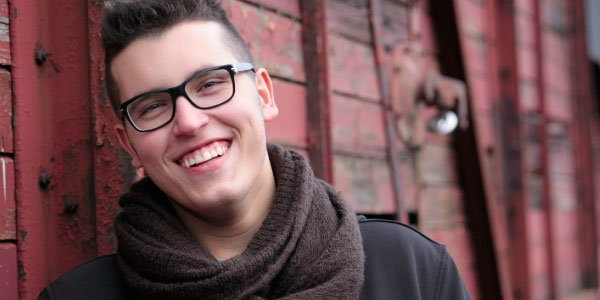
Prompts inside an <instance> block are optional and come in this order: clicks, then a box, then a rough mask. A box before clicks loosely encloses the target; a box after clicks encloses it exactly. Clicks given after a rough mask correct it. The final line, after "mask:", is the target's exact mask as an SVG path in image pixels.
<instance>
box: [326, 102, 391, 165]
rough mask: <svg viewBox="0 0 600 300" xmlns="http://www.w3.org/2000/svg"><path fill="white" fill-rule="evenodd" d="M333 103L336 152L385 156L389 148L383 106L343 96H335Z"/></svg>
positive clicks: (332, 133) (334, 145)
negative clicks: (383, 154)
mask: <svg viewBox="0 0 600 300" xmlns="http://www.w3.org/2000/svg"><path fill="white" fill-rule="evenodd" d="M331 100H332V101H331V135H332V139H333V140H332V141H333V147H334V150H342V151H343V150H346V151H351V152H355V153H357V154H360V153H365V152H367V153H368V152H371V153H373V152H375V153H385V151H386V146H387V145H386V141H385V129H384V121H383V111H382V110H381V106H380V105H378V104H376V103H372V102H367V101H361V100H356V99H352V98H349V97H344V96H340V95H333V96H332V97H331Z"/></svg>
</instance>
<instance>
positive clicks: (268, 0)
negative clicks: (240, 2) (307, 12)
mask: <svg viewBox="0 0 600 300" xmlns="http://www.w3.org/2000/svg"><path fill="white" fill-rule="evenodd" d="M245 1H248V2H252V3H255V4H257V5H258V6H259V8H260V7H268V8H270V9H273V10H276V11H278V12H281V13H284V14H287V15H290V16H293V17H295V18H300V17H301V13H300V1H298V0H286V1H281V0H245Z"/></svg>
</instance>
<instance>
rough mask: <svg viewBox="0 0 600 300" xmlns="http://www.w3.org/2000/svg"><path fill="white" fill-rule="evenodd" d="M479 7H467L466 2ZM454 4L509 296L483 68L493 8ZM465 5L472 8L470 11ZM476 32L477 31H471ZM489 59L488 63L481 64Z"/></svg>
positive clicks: (503, 289) (503, 290)
mask: <svg viewBox="0 0 600 300" xmlns="http://www.w3.org/2000/svg"><path fill="white" fill-rule="evenodd" d="M473 4H475V5H478V6H480V7H476V8H473V7H469V6H470V5H473ZM454 8H455V10H456V14H457V22H458V24H459V25H458V27H459V39H460V45H461V49H462V57H464V58H465V60H464V62H465V75H466V76H465V77H466V80H467V84H468V85H469V86H470V87H473V90H472V92H471V96H472V97H473V101H471V102H470V104H471V109H470V111H471V112H472V115H471V116H472V120H471V121H472V122H471V124H472V126H473V127H474V129H475V139H474V141H476V142H477V156H478V157H479V161H480V164H481V165H480V166H481V178H482V181H483V192H484V193H485V203H486V205H485V206H484V207H485V208H486V209H487V215H488V217H489V226H490V232H491V236H492V241H493V248H492V249H493V252H494V256H495V263H496V266H497V278H498V282H499V287H500V290H499V294H500V297H501V298H502V299H513V295H512V288H511V276H510V273H509V272H510V268H509V262H510V261H509V256H508V255H507V254H508V246H509V244H508V236H507V231H506V220H505V215H504V213H503V212H504V211H506V210H505V205H504V204H503V203H502V202H500V200H499V195H498V192H499V191H501V189H500V188H499V185H498V182H497V180H496V177H497V175H498V174H500V171H499V163H498V161H497V160H498V158H497V155H496V152H498V149H496V146H497V143H498V142H499V141H498V140H497V139H496V134H495V131H494V127H493V125H492V124H493V122H494V117H493V116H492V112H493V110H492V109H491V107H492V103H491V102H492V101H491V100H492V95H494V94H495V93H496V90H497V89H495V88H494V86H493V85H489V84H488V83H489V82H493V81H494V80H496V78H495V77H494V76H493V75H492V74H491V73H489V72H488V71H487V70H488V69H490V67H493V64H494V63H495V62H494V61H493V60H490V59H489V58H490V57H489V56H488V53H489V47H490V44H489V41H490V39H491V37H490V32H491V30H492V29H491V28H490V27H491V26H492V25H493V22H494V18H493V15H492V14H491V12H493V8H492V6H491V3H490V2H476V3H475V2H473V1H466V0H455V1H454ZM469 9H473V11H470V10H469ZM472 18H480V19H483V20H486V21H485V22H483V23H481V24H482V25H481V28H476V31H469V26H466V25H464V22H466V21H467V20H469V19H472ZM472 32H477V33H478V34H475V35H474V34H472ZM486 61H487V62H489V63H490V64H491V65H485V64H482V63H484V62H486Z"/></svg>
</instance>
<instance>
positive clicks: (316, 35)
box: [301, 0, 334, 183]
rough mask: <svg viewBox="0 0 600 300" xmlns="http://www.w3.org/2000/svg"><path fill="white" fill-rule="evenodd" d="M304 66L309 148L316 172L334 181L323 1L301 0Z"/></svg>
mask: <svg viewBox="0 0 600 300" xmlns="http://www.w3.org/2000/svg"><path fill="white" fill-rule="evenodd" d="M301 4H302V15H303V16H304V18H303V19H302V27H303V29H304V30H303V38H304V45H303V47H304V48H303V50H304V52H303V53H304V56H305V57H309V58H310V59H307V60H305V64H304V67H305V69H306V72H307V73H308V74H310V76H309V77H308V78H307V80H306V96H307V105H308V107H307V112H308V118H309V132H308V151H309V154H310V162H311V166H312V168H313V171H314V172H315V175H316V176H317V177H319V178H322V179H323V180H325V181H327V182H329V183H334V182H333V162H332V160H333V159H332V153H331V115H330V76H329V52H328V47H329V46H328V38H327V28H326V25H325V24H326V22H325V19H326V18H325V3H323V1H311V0H302V2H301Z"/></svg>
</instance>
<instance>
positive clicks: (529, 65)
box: [517, 47, 537, 80]
mask: <svg viewBox="0 0 600 300" xmlns="http://www.w3.org/2000/svg"><path fill="white" fill-rule="evenodd" d="M535 54H536V53H535V49H528V48H522V47H517V69H518V74H519V78H520V79H530V80H533V79H535V78H536V75H537V74H536V65H535Z"/></svg>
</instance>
